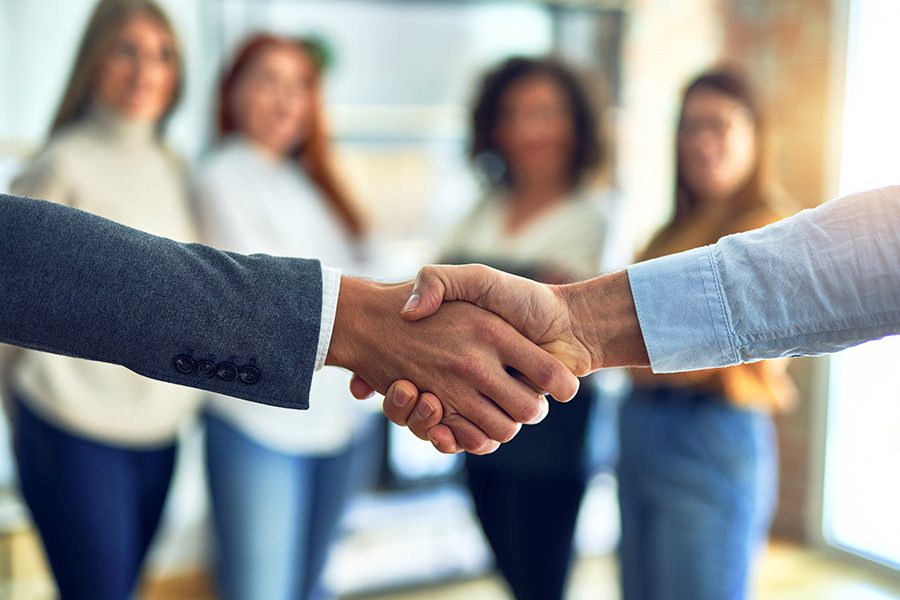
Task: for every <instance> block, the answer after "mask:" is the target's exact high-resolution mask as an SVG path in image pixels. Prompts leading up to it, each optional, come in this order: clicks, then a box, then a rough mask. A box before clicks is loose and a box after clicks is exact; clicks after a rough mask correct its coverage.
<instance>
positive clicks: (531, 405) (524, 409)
mask: <svg viewBox="0 0 900 600" xmlns="http://www.w3.org/2000/svg"><path fill="white" fill-rule="evenodd" d="M541 412H542V409H541V404H540V402H538V401H537V399H536V398H534V399H532V400H531V401H530V402H528V403H527V404H523V405H522V406H521V407H520V408H519V410H518V411H517V414H516V420H517V421H518V422H519V423H531V422H532V421H534V420H536V419H537V418H538V417H540V416H541Z"/></svg>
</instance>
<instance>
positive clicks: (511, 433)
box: [496, 423, 522, 444]
mask: <svg viewBox="0 0 900 600" xmlns="http://www.w3.org/2000/svg"><path fill="white" fill-rule="evenodd" d="M520 429H522V426H521V425H520V424H519V423H512V424H510V425H509V426H507V427H504V428H503V430H502V431H501V432H500V435H499V436H498V437H497V438H496V440H497V441H498V442H500V443H502V444H505V443H506V442H509V441H511V440H512V439H513V438H514V437H516V434H518V433H519V430H520Z"/></svg>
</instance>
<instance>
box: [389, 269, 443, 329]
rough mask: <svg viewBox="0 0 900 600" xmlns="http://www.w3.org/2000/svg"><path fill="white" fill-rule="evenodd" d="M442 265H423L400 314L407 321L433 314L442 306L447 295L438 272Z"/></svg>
mask: <svg viewBox="0 0 900 600" xmlns="http://www.w3.org/2000/svg"><path fill="white" fill-rule="evenodd" d="M439 268H440V267H432V266H427V267H422V268H421V269H419V273H418V275H416V282H415V283H414V284H413V291H412V294H410V296H409V300H407V301H406V304H404V305H403V308H402V309H401V310H400V315H401V316H402V317H403V318H404V319H406V320H407V321H418V320H419V319H424V318H425V317H427V316H429V315H433V314H434V313H436V312H437V310H438V309H439V308H440V307H441V304H442V303H443V302H444V300H451V299H452V298H446V297H445V289H446V288H445V286H444V282H443V280H442V279H441V277H440V276H439V274H438V269H439Z"/></svg>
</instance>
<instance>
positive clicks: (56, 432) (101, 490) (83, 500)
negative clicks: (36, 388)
mask: <svg viewBox="0 0 900 600" xmlns="http://www.w3.org/2000/svg"><path fill="white" fill-rule="evenodd" d="M13 406H14V408H13V419H14V423H15V425H14V444H15V453H16V462H17V465H18V470H19V484H20V486H21V489H22V496H23V497H24V499H25V502H26V503H27V504H28V508H29V509H30V510H31V515H32V518H33V519H34V522H35V525H36V526H37V528H38V531H39V532H40V534H41V539H42V540H43V543H44V550H45V551H46V554H47V560H48V562H49V563H50V568H51V569H52V571H53V576H54V577H55V579H56V584H57V586H58V588H59V595H60V598H62V599H63V600H79V599H81V598H84V599H86V600H127V599H128V598H130V597H131V594H132V592H133V591H134V587H135V584H136V582H137V579H138V575H139V574H140V570H141V565H142V564H143V561H144V557H145V556H146V553H147V548H148V547H149V546H150V542H151V540H152V539H153V534H154V532H155V531H156V528H157V526H158V525H159V520H160V515H161V513H162V508H163V504H164V502H165V498H166V492H167V491H168V489H169V481H170V480H171V478H172V469H173V467H174V464H175V446H174V445H171V446H168V447H166V448H162V449H159V450H132V449H128V448H121V447H117V446H109V445H106V444H102V443H99V442H94V441H91V440H88V439H84V438H81V437H78V436H75V435H72V434H70V433H67V432H65V431H63V430H61V429H58V428H57V427H55V426H53V425H51V424H50V423H48V422H47V421H45V420H44V419H43V418H41V417H39V416H38V415H36V414H35V413H33V412H32V411H31V410H30V409H29V408H28V407H27V405H26V404H25V403H23V402H21V401H18V400H16V401H14V404H13Z"/></svg>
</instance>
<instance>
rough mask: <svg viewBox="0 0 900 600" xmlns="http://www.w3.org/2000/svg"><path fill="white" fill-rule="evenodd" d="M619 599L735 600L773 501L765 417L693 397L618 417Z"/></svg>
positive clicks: (628, 409) (770, 436) (771, 444)
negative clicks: (620, 531)
mask: <svg viewBox="0 0 900 600" xmlns="http://www.w3.org/2000/svg"><path fill="white" fill-rule="evenodd" d="M619 429H620V437H621V441H620V443H621V457H620V462H619V473H618V476H619V505H620V511H621V517H622V541H621V546H620V550H619V552H620V559H621V577H622V595H623V599H624V600H680V599H684V600H739V599H743V598H745V597H746V596H747V587H748V579H749V573H750V567H751V564H752V560H753V557H754V555H755V553H756V552H757V551H758V550H759V548H760V546H761V544H762V543H763V542H764V540H765V537H766V534H767V532H768V528H769V525H770V523H771V519H772V514H773V511H774V507H775V503H776V486H777V478H778V475H777V459H776V456H777V450H776V446H775V437H774V427H773V424H772V420H771V418H770V417H769V416H768V415H765V414H763V413H758V412H753V411H747V410H741V409H738V408H735V407H733V406H730V405H728V404H726V403H725V401H724V400H723V399H721V398H718V397H715V396H711V395H708V394H704V393H701V392H696V391H691V390H678V389H661V390H655V391H651V392H640V391H638V392H635V397H633V398H632V399H630V400H629V401H627V402H626V403H625V404H624V405H623V407H622V409H621V412H620V422H619Z"/></svg>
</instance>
